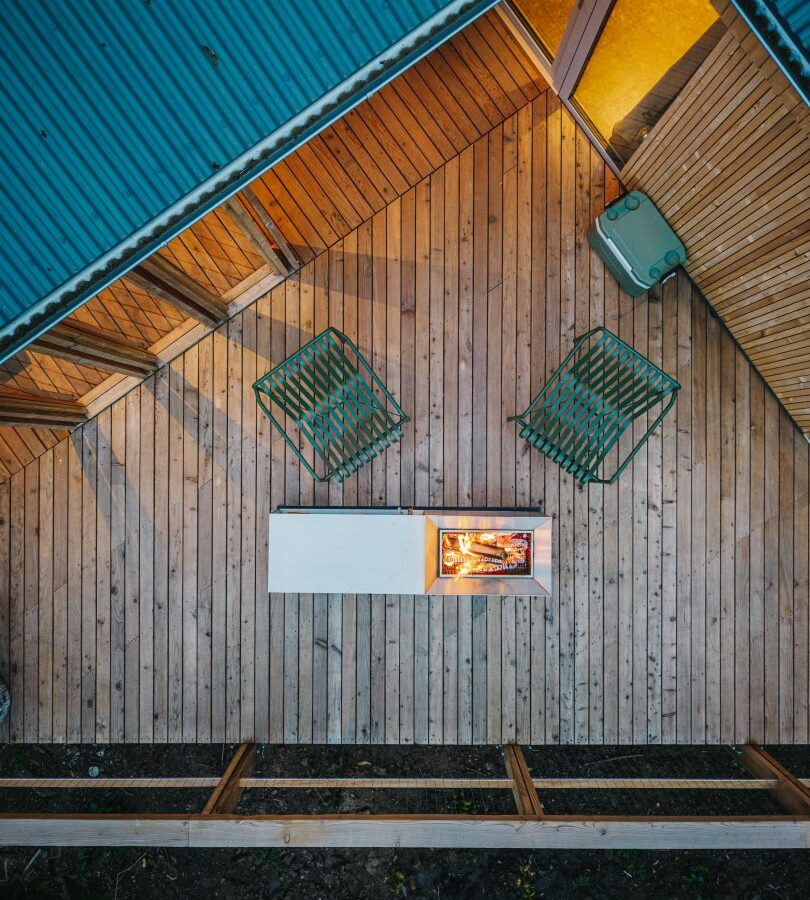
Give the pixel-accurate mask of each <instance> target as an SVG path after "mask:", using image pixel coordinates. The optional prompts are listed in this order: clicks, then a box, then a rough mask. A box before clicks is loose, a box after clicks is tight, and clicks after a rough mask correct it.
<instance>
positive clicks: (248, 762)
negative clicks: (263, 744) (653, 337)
mask: <svg viewBox="0 0 810 900" xmlns="http://www.w3.org/2000/svg"><path fill="white" fill-rule="evenodd" d="M255 764H256V745H255V744H240V745H239V746H238V747H237V748H236V752H235V753H234V755H233V757H232V759H231V761H230V762H229V763H228V768H227V769H225V773H224V775H223V776H222V778H221V779H220V781H219V784H218V785H217V786H216V787H215V788H214V790H213V791H212V792H211V796H210V797H209V798H208V802H207V803H206V804H205V806H204V807H203V815H206V816H210V815H228V814H229V813H233V812H234V811H235V810H236V804H237V803H238V802H239V798H240V797H241V796H242V791H243V790H244V788H243V787H242V784H241V782H240V779H242V778H246V777H247V776H248V775H250V774H251V772H252V771H253V767H254V765H255Z"/></svg>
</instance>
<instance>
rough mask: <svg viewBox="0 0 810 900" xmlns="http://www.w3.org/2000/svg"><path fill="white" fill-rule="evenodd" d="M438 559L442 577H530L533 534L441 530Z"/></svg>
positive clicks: (467, 529)
mask: <svg viewBox="0 0 810 900" xmlns="http://www.w3.org/2000/svg"><path fill="white" fill-rule="evenodd" d="M439 556H440V564H439V575H440V576H441V577H442V578H454V577H458V576H470V577H474V578H496V577H498V576H508V577H509V578H516V577H517V578H531V576H532V532H531V531H499V530H492V529H490V530H488V531H478V530H475V529H472V528H466V529H454V530H449V529H446V530H442V531H440V532H439Z"/></svg>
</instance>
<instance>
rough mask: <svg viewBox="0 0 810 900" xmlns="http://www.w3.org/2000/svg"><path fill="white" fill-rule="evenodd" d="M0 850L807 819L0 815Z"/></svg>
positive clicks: (417, 843)
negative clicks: (1, 847) (7, 847)
mask: <svg viewBox="0 0 810 900" xmlns="http://www.w3.org/2000/svg"><path fill="white" fill-rule="evenodd" d="M0 846H14V847H71V846H72V847H282V848H289V847H351V848H358V847H397V848H402V847H434V848H451V847H458V848H493V849H499V848H511V849H534V850H539V849H557V850H561V849H571V850H574V849H578V850H584V849H598V850H615V849H627V848H637V849H645V850H687V849H703V850H724V849H725V850H731V849H789V848H795V849H806V848H808V847H810V819H796V818H794V817H789V816H770V817H764V818H755V817H752V816H749V817H742V818H720V817H717V818H712V817H709V816H705V817H692V818H677V817H667V816H659V817H652V818H650V817H643V816H638V817H626V818H619V817H615V816H614V817H611V816H592V817H589V818H583V817H578V816H546V817H545V818H542V819H529V820H527V819H526V818H525V817H522V816H490V817H487V816H420V815H416V816H376V815H356V816H355V815H333V816H216V815H199V814H196V815H185V816H183V815H143V816H135V815H106V816H102V815H70V814H68V815H64V814H63V815H49V814H32V813H28V814H25V813H23V814H3V815H0Z"/></svg>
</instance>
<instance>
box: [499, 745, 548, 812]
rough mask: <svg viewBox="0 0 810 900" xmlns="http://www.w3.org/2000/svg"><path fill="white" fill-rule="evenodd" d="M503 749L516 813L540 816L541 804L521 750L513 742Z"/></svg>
mask: <svg viewBox="0 0 810 900" xmlns="http://www.w3.org/2000/svg"><path fill="white" fill-rule="evenodd" d="M503 749H504V756H505V758H506V771H507V774H508V775H509V777H510V778H511V779H512V793H513V795H514V797H515V805H516V806H517V811H518V813H520V815H521V816H542V815H543V804H542V803H541V802H540V797H539V796H538V795H537V790H536V788H535V786H534V782H533V781H532V776H531V774H530V772H529V767H528V766H527V765H526V757H525V756H524V755H523V751H522V750H521V748H520V747H517V746H515V745H514V744H507V745H506V746H505V747H504V748H503Z"/></svg>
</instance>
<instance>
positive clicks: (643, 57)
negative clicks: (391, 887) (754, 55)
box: [574, 0, 718, 140]
mask: <svg viewBox="0 0 810 900" xmlns="http://www.w3.org/2000/svg"><path fill="white" fill-rule="evenodd" d="M717 19H718V15H717V12H716V11H715V10H714V8H713V7H712V5H711V3H710V2H709V0H617V2H616V5H615V6H614V7H613V10H612V11H611V13H610V18H609V19H608V21H607V24H606V25H605V28H604V31H603V32H602V35H601V37H600V38H599V42H598V43H597V45H596V48H595V49H594V51H593V53H592V55H591V58H590V60H589V61H588V64H587V66H586V68H585V71H584V72H583V74H582V78H581V79H580V82H579V84H578V86H577V89H576V91H575V93H574V98H575V100H576V102H577V104H578V105H579V106H580V107H581V108H582V110H583V111H584V112H585V113H586V115H587V116H588V118H589V119H590V121H591V122H592V123H593V124H594V126H595V127H596V129H597V130H598V131H599V133H600V134H601V135H602V136H603V137H604V138H605V139H606V140H610V138H611V135H612V133H613V129H614V126H616V124H617V123H619V122H621V121H622V120H623V119H624V118H625V117H626V116H628V115H629V114H630V113H631V112H632V111H633V110H635V109H636V107H637V106H638V105H639V104H640V103H642V101H643V100H644V99H645V97H647V95H648V94H649V93H650V91H651V89H652V88H654V87H655V86H656V85H657V84H658V83H659V82H660V81H661V79H662V78H663V77H664V76H665V75H666V73H667V72H668V71H669V70H670V69H671V68H672V67H673V66H675V64H676V63H678V61H679V60H681V59H682V57H683V56H684V55H685V54H686V52H687V51H688V50H689V49H690V48H691V47H692V46H693V45H694V44H695V43H696V42H697V41H698V40H699V39H700V38H701V37H702V36H703V35H704V34H705V32H706V31H707V30H708V29H709V28H710V27H711V26H712V25H713V24H714V23H715V22H716V21H717Z"/></svg>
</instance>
